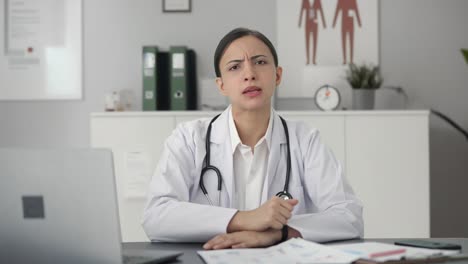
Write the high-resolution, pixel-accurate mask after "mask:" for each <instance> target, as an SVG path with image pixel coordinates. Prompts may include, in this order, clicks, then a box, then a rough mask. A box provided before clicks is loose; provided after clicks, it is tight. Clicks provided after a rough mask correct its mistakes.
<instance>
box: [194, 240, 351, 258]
mask: <svg viewBox="0 0 468 264" xmlns="http://www.w3.org/2000/svg"><path fill="white" fill-rule="evenodd" d="M198 255H200V256H201V257H202V258H203V260H204V261H205V262H206V263H207V264H221V263H223V264H231V263H243V264H246V263H257V264H262V263H272V264H274V263H324V264H325V263H337V264H339V263H351V262H353V261H356V260H357V259H359V256H357V255H356V254H351V253H347V252H344V251H341V250H338V249H334V248H332V247H329V246H324V245H320V244H317V243H314V242H309V241H306V240H303V239H296V238H293V239H290V240H288V241H286V242H283V243H281V244H278V245H276V246H271V247H269V248H263V249H227V250H212V251H198Z"/></svg>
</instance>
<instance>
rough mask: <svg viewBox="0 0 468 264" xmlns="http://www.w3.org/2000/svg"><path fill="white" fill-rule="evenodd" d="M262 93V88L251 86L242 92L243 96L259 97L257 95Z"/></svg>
mask: <svg viewBox="0 0 468 264" xmlns="http://www.w3.org/2000/svg"><path fill="white" fill-rule="evenodd" d="M261 92H262V89H261V88H260V87H257V86H249V87H247V88H245V89H244V91H242V94H246V95H257V94H260V93H261Z"/></svg>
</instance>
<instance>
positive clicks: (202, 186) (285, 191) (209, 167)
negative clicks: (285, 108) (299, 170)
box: [200, 114, 293, 205]
mask: <svg viewBox="0 0 468 264" xmlns="http://www.w3.org/2000/svg"><path fill="white" fill-rule="evenodd" d="M220 115H221V114H218V115H217V116H215V117H213V119H211V121H210V124H209V125H208V130H207V131H206V139H205V148H206V156H205V166H204V167H203V168H202V170H201V175H200V189H201V190H202V192H203V194H204V195H205V197H206V199H207V200H208V202H209V203H210V205H213V202H212V201H211V199H210V196H209V195H208V191H207V190H206V188H205V184H204V183H203V176H204V175H205V172H207V171H209V170H212V171H214V172H215V173H216V176H217V177H218V205H221V186H222V183H223V179H222V177H221V172H220V171H219V169H218V168H216V167H215V166H213V165H211V164H210V138H211V125H212V124H213V122H214V121H215V120H216V119H217V118H218V117H219V116H220ZM279 118H280V119H281V123H282V124H283V128H284V133H285V134H286V144H287V145H286V146H287V150H288V155H287V161H286V180H285V182H284V188H283V190H282V191H280V192H278V193H277V194H276V196H277V197H280V198H282V199H284V200H289V199H292V198H293V197H292V195H291V194H290V193H289V192H288V188H289V176H290V175H291V151H290V149H289V132H288V126H287V125H286V121H285V120H284V119H283V118H282V117H281V116H280V117H279Z"/></svg>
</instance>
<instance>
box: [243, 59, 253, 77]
mask: <svg viewBox="0 0 468 264" xmlns="http://www.w3.org/2000/svg"><path fill="white" fill-rule="evenodd" d="M254 80H255V70H254V68H253V67H252V65H250V64H249V63H246V66H245V67H244V81H254Z"/></svg>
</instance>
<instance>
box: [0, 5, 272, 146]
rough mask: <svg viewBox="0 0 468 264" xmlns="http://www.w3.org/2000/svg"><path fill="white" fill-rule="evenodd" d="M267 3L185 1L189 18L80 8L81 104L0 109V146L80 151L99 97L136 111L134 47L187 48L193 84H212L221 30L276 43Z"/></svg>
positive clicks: (132, 9)
mask: <svg viewBox="0 0 468 264" xmlns="http://www.w3.org/2000/svg"><path fill="white" fill-rule="evenodd" d="M271 3H272V2H271V0H256V1H249V0H236V1H230V0H203V1H197V0H192V12H191V13H178V14H170V13H162V1H161V0H138V1H131V0H99V1H90V0H89V1H88V0H84V9H83V10H84V12H83V13H84V14H83V22H84V34H83V35H84V40H83V41H84V77H83V78H84V97H85V98H84V100H82V101H42V102H7V101H3V102H0V121H2V122H1V129H0V146H34V147H42V146H54V147H55V146H67V147H70V146H71V147H85V146H88V145H89V113H90V112H96V111H102V110H103V109H104V106H103V105H104V94H105V93H106V92H108V91H110V90H113V89H114V90H121V89H130V90H133V91H135V93H136V95H135V96H136V105H135V109H141V94H140V89H141V88H140V87H141V86H142V84H141V78H142V77H141V72H140V67H141V65H140V64H141V46H142V45H147V44H157V45H159V46H160V47H161V48H163V49H168V48H169V45H177V44H182V45H183V44H185V45H188V46H189V47H191V48H193V49H195V51H196V52H197V60H198V61H197V67H198V74H199V76H201V77H214V70H213V62H212V61H213V53H214V49H215V48H216V45H217V44H218V41H219V40H220V39H221V37H222V36H223V35H224V34H226V33H227V32H228V31H229V30H231V29H233V28H234V27H237V26H246V27H252V28H256V29H258V30H260V31H262V32H263V33H264V34H265V35H267V36H268V37H269V38H271V39H273V40H274V39H275V38H276V32H275V23H276V22H275V10H276V7H275V5H274V4H271ZM1 19H3V17H2V18H1Z"/></svg>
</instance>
